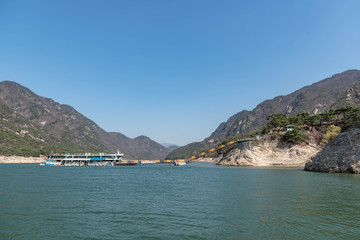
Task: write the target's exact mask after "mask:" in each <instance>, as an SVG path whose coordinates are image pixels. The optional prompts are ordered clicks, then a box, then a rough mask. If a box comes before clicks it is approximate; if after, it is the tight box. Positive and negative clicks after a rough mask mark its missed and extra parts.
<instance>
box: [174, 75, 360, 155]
mask: <svg viewBox="0 0 360 240" xmlns="http://www.w3.org/2000/svg"><path fill="white" fill-rule="evenodd" d="M359 82H360V71H359V70H348V71H345V72H343V73H340V74H335V75H333V76H332V77H329V78H326V79H324V80H321V81H319V82H316V83H314V84H312V85H310V86H305V87H303V88H301V89H299V90H297V91H295V92H293V93H291V94H288V95H285V96H278V97H275V98H273V99H271V100H265V101H263V102H262V103H260V104H259V105H257V106H256V107H255V108H254V109H253V110H252V111H246V110H243V111H241V112H239V113H236V114H235V115H233V116H231V117H230V118H229V119H228V120H227V121H226V122H223V123H221V124H220V125H219V127H218V128H217V129H216V130H215V131H214V132H213V133H212V134H211V135H210V136H209V137H207V138H205V139H204V140H203V141H202V142H197V143H191V144H188V145H186V146H184V147H181V148H178V149H176V150H174V151H173V152H171V153H170V154H169V155H168V156H167V158H177V157H182V158H183V157H188V156H191V155H193V154H195V153H198V152H199V151H202V150H204V149H208V148H209V147H212V146H215V145H217V144H218V143H220V142H221V141H222V140H224V139H226V138H229V137H232V136H236V135H244V134H248V133H252V132H255V131H257V130H260V129H261V128H262V127H263V126H264V125H265V124H266V117H267V116H268V115H271V114H274V113H284V114H286V115H296V114H297V113H301V112H309V113H311V114H315V113H321V112H324V111H327V110H328V109H329V108H331V107H333V106H336V104H340V105H341V106H344V105H347V104H348V103H349V102H350V100H349V101H348V100H346V96H347V95H346V94H348V95H349V94H350V95H351V90H350V89H351V88H352V87H354V89H355V90H354V91H353V93H354V94H355V93H356V89H357V88H356V87H358V88H359V87H360V85H356V84H358V83H359ZM348 91H350V92H348ZM347 92H348V93H347ZM344 94H345V95H346V96H345V95H344ZM350 95H349V96H350ZM351 96H352V97H351V99H354V101H355V99H356V96H353V95H351ZM344 98H345V99H344Z"/></svg>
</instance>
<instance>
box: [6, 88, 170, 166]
mask: <svg viewBox="0 0 360 240" xmlns="http://www.w3.org/2000/svg"><path fill="white" fill-rule="evenodd" d="M0 102H1V103H2V106H3V107H4V106H6V107H7V110H6V111H8V113H7V114H8V115H7V116H11V115H12V114H14V113H15V114H16V116H18V117H19V118H20V119H21V121H24V122H26V124H25V125H27V126H28V129H30V130H31V131H34V132H39V136H40V138H41V139H42V140H43V141H41V142H43V143H42V144H40V143H39V149H43V150H41V151H40V150H39V149H38V151H35V150H33V154H29V153H25V152H21V151H16V154H18V155H36V154H37V153H38V152H39V151H40V152H41V153H44V152H49V151H59V152H63V151H65V150H67V151H68V152H80V151H81V152H116V151H117V150H118V149H119V150H120V151H122V152H124V154H125V157H126V158H129V159H139V158H142V159H163V158H164V157H165V156H166V155H167V154H168V153H169V152H170V150H168V149H167V148H165V147H162V146H161V145H160V144H157V143H156V142H154V141H152V140H151V139H146V140H145V139H140V140H139V139H131V138H128V137H126V136H124V135H123V138H124V139H126V144H123V143H124V142H122V141H119V138H117V137H115V135H116V134H115V135H114V134H112V133H108V132H106V131H105V130H103V129H102V128H100V127H99V126H98V125H97V124H96V123H94V122H93V121H91V120H90V119H88V118H86V117H85V116H83V115H82V114H80V113H79V112H77V111H76V110H75V109H74V108H72V107H71V106H68V105H63V104H59V103H57V102H55V101H53V100H52V99H50V98H44V97H41V96H38V95H37V94H35V93H34V92H32V91H31V90H29V89H28V88H26V87H23V86H22V85H20V84H18V83H16V82H11V81H3V82H0ZM4 109H5V108H4ZM4 111H5V110H4ZM4 114H5V113H4ZM8 124H10V122H4V123H3V125H2V128H1V130H3V129H4V131H5V130H6V129H8V128H10V129H11V127H9V126H8ZM22 126H24V124H23V125H21V124H20V123H18V122H15V124H14V126H13V127H14V128H17V130H18V131H20V132H21V130H23V131H28V130H27V129H23V127H22ZM20 128H21V129H20ZM15 132H16V131H15ZM17 136H18V137H17V139H18V142H21V141H20V139H21V138H25V136H21V135H17ZM19 136H20V138H19ZM141 140H144V142H143V143H141ZM7 141H8V140H7V137H4V138H3V139H2V141H1V143H0V144H5V142H7ZM30 142H31V144H33V143H32V141H30V140H29V141H27V142H26V144H25V143H24V142H23V143H22V144H20V143H19V145H20V146H28V145H31V144H30ZM139 142H140V144H141V146H142V147H139V148H137V151H131V150H130V149H133V148H134V146H136V145H139ZM150 143H151V144H150ZM14 144H15V143H8V144H7V145H8V148H7V149H11V148H16V149H19V147H15V145H14ZM34 144H35V143H34ZM158 145H159V146H160V147H159V146H158ZM31 149H33V148H31ZM0 154H13V153H11V152H9V150H5V148H3V149H0Z"/></svg>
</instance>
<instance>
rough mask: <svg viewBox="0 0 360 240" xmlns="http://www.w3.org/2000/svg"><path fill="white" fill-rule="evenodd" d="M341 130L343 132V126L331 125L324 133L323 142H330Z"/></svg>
mask: <svg viewBox="0 0 360 240" xmlns="http://www.w3.org/2000/svg"><path fill="white" fill-rule="evenodd" d="M340 132H341V127H338V126H335V125H330V126H329V127H328V128H327V129H326V133H325V134H324V136H323V139H322V141H321V143H323V144H327V143H328V142H330V140H331V139H333V138H334V137H335V136H337V135H338V134H339V133H340Z"/></svg>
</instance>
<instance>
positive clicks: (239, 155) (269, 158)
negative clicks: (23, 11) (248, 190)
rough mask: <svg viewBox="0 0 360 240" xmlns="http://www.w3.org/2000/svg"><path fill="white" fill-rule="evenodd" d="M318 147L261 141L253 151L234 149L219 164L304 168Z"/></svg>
mask: <svg viewBox="0 0 360 240" xmlns="http://www.w3.org/2000/svg"><path fill="white" fill-rule="evenodd" d="M320 149H321V148H320V147H318V146H309V145H281V143H279V142H278V141H260V142H259V143H257V144H256V145H255V144H254V146H252V148H251V149H239V148H234V149H233V150H231V151H229V152H228V153H226V154H224V156H223V158H222V159H220V161H219V162H218V163H217V164H218V165H225V166H287V167H303V166H304V165H305V163H306V162H307V161H308V160H309V159H310V158H311V157H312V156H314V155H315V154H316V153H318V152H319V151H320Z"/></svg>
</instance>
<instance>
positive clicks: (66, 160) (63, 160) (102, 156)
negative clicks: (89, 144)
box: [40, 151, 134, 166]
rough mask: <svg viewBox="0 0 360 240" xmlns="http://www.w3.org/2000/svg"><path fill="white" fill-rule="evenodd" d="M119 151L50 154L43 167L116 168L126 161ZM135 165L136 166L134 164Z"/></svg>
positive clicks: (42, 164)
mask: <svg viewBox="0 0 360 240" xmlns="http://www.w3.org/2000/svg"><path fill="white" fill-rule="evenodd" d="M122 157H123V154H122V153H120V152H119V151H118V152H117V153H115V154H110V153H97V154H95V153H84V154H70V153H67V154H49V155H47V158H46V159H44V160H45V163H41V164H40V165H41V166H115V165H116V164H121V163H123V162H125V161H123V159H122ZM132 165H134V164H132Z"/></svg>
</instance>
